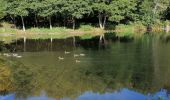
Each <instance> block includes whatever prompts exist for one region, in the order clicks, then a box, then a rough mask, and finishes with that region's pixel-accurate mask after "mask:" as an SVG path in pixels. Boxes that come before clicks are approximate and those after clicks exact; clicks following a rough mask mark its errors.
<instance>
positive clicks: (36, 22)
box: [35, 14, 38, 27]
mask: <svg viewBox="0 0 170 100" xmlns="http://www.w3.org/2000/svg"><path fill="white" fill-rule="evenodd" d="M35 24H36V27H38V20H37V15H36V14H35Z"/></svg>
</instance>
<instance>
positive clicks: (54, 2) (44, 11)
mask: <svg viewBox="0 0 170 100" xmlns="http://www.w3.org/2000/svg"><path fill="white" fill-rule="evenodd" d="M58 4H59V2H58V0H44V1H42V2H41V7H40V8H39V9H40V10H39V16H41V17H46V18H47V19H48V20H49V25H50V29H52V22H51V18H52V16H54V15H55V14H56V13H58V12H59V10H60V9H59V8H58Z"/></svg>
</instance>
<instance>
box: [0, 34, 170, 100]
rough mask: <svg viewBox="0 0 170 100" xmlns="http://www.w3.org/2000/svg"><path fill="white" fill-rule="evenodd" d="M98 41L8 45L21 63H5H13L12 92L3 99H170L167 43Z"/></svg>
mask: <svg viewBox="0 0 170 100" xmlns="http://www.w3.org/2000/svg"><path fill="white" fill-rule="evenodd" d="M100 40H101V39H100V38H99V37H96V38H93V39H90V40H80V39H79V38H75V39H73V38H69V39H67V40H57V39H53V40H52V41H51V40H50V39H48V40H28V39H27V40H26V44H24V43H23V40H19V41H17V43H12V44H10V45H8V47H9V48H10V50H12V49H15V52H16V53H18V54H19V55H21V56H22V58H21V59H18V58H13V57H8V58H7V59H8V60H9V61H13V63H12V64H11V65H12V66H11V67H10V68H8V71H9V72H10V75H9V76H8V77H10V78H9V79H11V78H12V81H11V84H12V85H11V86H12V87H13V89H12V90H10V89H9V90H8V89H6V91H7V92H6V93H4V95H6V94H8V93H15V94H13V95H9V96H11V99H12V98H15V99H21V98H24V99H26V100H35V98H36V100H38V99H39V98H40V100H42V99H45V100H48V99H47V98H49V100H53V98H54V99H55V100H56V99H60V100H67V99H68V100H74V99H77V100H87V99H88V100H114V99H115V100H139V99H141V100H146V99H148V100H151V99H155V100H157V99H160V100H168V99H170V98H169V94H170V93H169V91H170V84H169V83H170V78H169V77H168V76H169V75H170V66H169V65H170V59H169V58H170V53H169V50H170V43H168V42H166V43H164V42H161V41H158V40H155V39H151V38H149V37H144V38H141V39H137V40H134V41H129V42H127V41H126V42H120V41H118V42H113V41H114V39H113V38H108V37H107V36H106V37H105V40H104V41H103V42H99V41H100ZM96 41H97V42H96ZM51 42H52V43H51ZM73 42H75V44H74V43H73ZM100 43H103V44H104V45H103V47H102V48H101V46H99V45H100ZM24 45H25V46H24ZM24 48H26V49H24ZM24 50H25V52H24ZM12 51H13V50H12ZM65 51H69V52H70V53H69V54H65ZM75 54H78V55H79V54H85V56H77V57H75V56H74V55H75ZM58 57H63V58H64V59H63V60H59V59H58ZM76 60H78V61H80V62H76ZM0 75H1V74H0ZM0 77H1V76H0ZM2 77H3V76H2ZM161 89H165V90H161ZM160 90H161V91H160ZM42 91H45V93H43V94H42ZM88 91H91V92H88ZM158 91H159V92H158ZM156 92H157V93H156ZM3 97H4V96H3ZM3 97H2V98H3ZM5 100H6V99H5Z"/></svg>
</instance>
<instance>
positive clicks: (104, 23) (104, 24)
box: [103, 16, 106, 29]
mask: <svg viewBox="0 0 170 100" xmlns="http://www.w3.org/2000/svg"><path fill="white" fill-rule="evenodd" d="M105 26H106V16H104V22H103V29H105Z"/></svg>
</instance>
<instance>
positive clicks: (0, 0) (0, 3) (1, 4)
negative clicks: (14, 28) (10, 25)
mask: <svg viewBox="0 0 170 100" xmlns="http://www.w3.org/2000/svg"><path fill="white" fill-rule="evenodd" d="M6 7H7V2H6V1H4V0H0V19H2V18H3V17H4V16H5V15H6V12H5V10H6Z"/></svg>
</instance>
